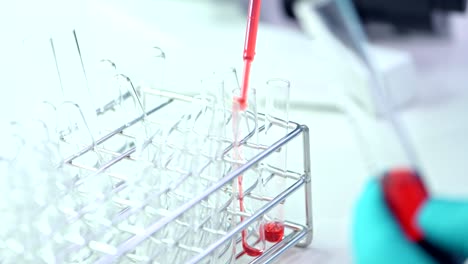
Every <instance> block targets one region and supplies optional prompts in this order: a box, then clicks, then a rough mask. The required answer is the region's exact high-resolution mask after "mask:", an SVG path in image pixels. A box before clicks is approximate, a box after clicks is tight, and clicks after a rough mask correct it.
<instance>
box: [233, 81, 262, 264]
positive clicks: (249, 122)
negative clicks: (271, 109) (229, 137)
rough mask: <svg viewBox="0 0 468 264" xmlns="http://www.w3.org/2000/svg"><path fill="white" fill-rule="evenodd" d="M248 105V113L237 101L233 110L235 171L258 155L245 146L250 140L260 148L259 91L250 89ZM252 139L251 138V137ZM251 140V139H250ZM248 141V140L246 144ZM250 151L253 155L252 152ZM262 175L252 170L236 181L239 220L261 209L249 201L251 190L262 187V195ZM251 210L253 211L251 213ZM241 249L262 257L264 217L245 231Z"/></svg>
mask: <svg viewBox="0 0 468 264" xmlns="http://www.w3.org/2000/svg"><path fill="white" fill-rule="evenodd" d="M239 93H240V90H239V89H236V90H235V91H234V93H233V95H234V96H233V97H232V98H237V96H238V94H239ZM248 98H249V99H248V104H247V109H246V110H241V107H242V106H241V105H240V103H239V102H238V101H237V100H235V99H234V100H233V109H232V126H233V139H234V140H233V144H234V148H233V159H234V161H235V166H234V168H238V167H240V166H241V165H242V164H244V163H245V161H246V160H248V159H249V158H251V157H253V156H254V155H255V154H257V152H258V151H257V150H254V151H253V152H252V150H251V149H250V148H248V147H246V145H247V144H246V143H247V142H248V141H250V143H253V144H255V145H258V117H257V102H256V90H255V89H254V88H251V89H250V91H249V96H248ZM249 137H250V138H249ZM248 138H249V139H248ZM246 139H248V140H247V141H246ZM249 152H250V153H249ZM259 179H260V174H259V173H258V171H257V170H256V169H252V170H249V171H248V172H246V173H244V174H243V175H240V176H239V177H238V178H237V183H233V193H234V194H235V196H237V199H238V201H235V202H236V203H238V204H235V205H234V210H236V211H239V214H240V215H241V216H240V221H241V222H242V221H244V219H245V215H246V214H249V212H252V211H255V209H258V208H256V207H258V204H257V203H256V202H255V201H254V200H253V199H250V198H248V197H249V195H250V191H252V189H254V188H255V186H259V188H258V189H259V191H260V192H263V191H262V190H261V188H262V187H263V186H260V185H261V184H258V181H259ZM249 207H250V210H249ZM241 236H242V248H243V250H244V252H245V253H246V254H247V255H249V256H252V257H256V256H260V255H261V254H262V253H263V251H264V250H265V247H266V243H265V234H264V220H263V218H262V219H260V220H259V221H257V222H256V223H255V224H254V226H253V227H249V228H246V229H244V230H242V233H241Z"/></svg>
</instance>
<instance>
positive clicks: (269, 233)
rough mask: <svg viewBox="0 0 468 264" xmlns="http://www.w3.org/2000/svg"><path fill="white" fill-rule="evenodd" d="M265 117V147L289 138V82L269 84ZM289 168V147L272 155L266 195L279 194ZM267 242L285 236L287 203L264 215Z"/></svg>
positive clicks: (265, 181) (264, 180)
mask: <svg viewBox="0 0 468 264" xmlns="http://www.w3.org/2000/svg"><path fill="white" fill-rule="evenodd" d="M267 86H268V87H267V89H268V94H267V95H266V107H265V108H266V109H265V111H266V116H265V130H264V137H262V144H265V145H268V146H269V145H272V144H273V143H275V142H276V140H277V139H278V138H280V137H283V136H285V135H287V133H288V125H289V87H290V84H289V82H288V81H286V80H282V79H273V80H269V81H268V82H267ZM286 167H287V147H286V146H285V147H283V148H281V149H280V151H279V152H277V153H274V154H272V155H271V156H270V157H269V158H268V159H267V161H266V163H264V164H263V168H262V184H263V188H264V191H265V193H266V194H267V193H268V192H269V191H270V190H271V191H272V193H280V192H281V191H282V190H283V189H284V186H285V185H286V180H285V177H284V174H285V173H286ZM265 218H266V220H267V222H266V223H265V227H264V228H265V239H266V240H267V241H268V242H271V243H276V242H279V241H281V240H282V239H283V236H284V202H282V203H280V204H279V205H278V206H276V207H275V208H273V209H272V210H271V211H270V212H268V213H267V214H266V216H265Z"/></svg>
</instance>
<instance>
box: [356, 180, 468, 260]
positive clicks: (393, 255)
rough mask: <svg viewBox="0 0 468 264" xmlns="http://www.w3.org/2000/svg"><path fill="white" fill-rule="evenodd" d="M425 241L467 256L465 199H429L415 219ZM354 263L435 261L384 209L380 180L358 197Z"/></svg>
mask: <svg viewBox="0 0 468 264" xmlns="http://www.w3.org/2000/svg"><path fill="white" fill-rule="evenodd" d="M417 221H418V224H419V226H420V227H421V228H422V230H423V231H424V234H425V235H426V238H427V240H429V241H430V242H431V243H432V244H434V245H436V246H437V247H440V248H441V249H444V250H445V251H447V252H450V253H452V254H454V255H455V256H460V257H462V259H463V258H467V257H468V201H465V202H462V201H453V200H442V199H432V198H431V199H430V200H429V201H428V202H427V203H426V204H425V205H424V206H423V208H422V210H421V212H420V213H419V217H418V219H417ZM353 246H354V260H355V263H359V264H367V263H369V264H370V263H372V264H374V263H379V264H386V263H392V264H393V263H399V264H400V263H411V264H419V263H421V264H426V263H427V264H429V263H436V261H435V260H433V259H431V257H430V256H429V255H427V254H426V253H425V252H424V250H422V249H421V248H420V247H419V246H417V245H415V244H412V243H411V242H410V241H409V240H407V239H406V237H405V235H404V234H403V232H402V231H401V230H400V227H399V226H398V223H397V222H396V221H395V220H394V218H393V216H392V215H391V212H390V211H389V209H388V208H387V206H386V204H385V201H384V197H383V193H382V189H381V187H380V183H379V182H378V181H377V179H376V180H373V181H371V182H370V183H369V185H368V186H367V187H366V189H365V191H364V192H363V194H362V196H361V197H360V199H359V200H358V203H357V208H356V211H355V215H354V222H353Z"/></svg>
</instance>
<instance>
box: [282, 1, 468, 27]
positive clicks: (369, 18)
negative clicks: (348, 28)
mask: <svg viewBox="0 0 468 264" xmlns="http://www.w3.org/2000/svg"><path fill="white" fill-rule="evenodd" d="M296 1H297V0H283V3H284V10H285V12H286V14H287V16H289V17H291V18H294V12H293V8H292V7H293V5H294V3H295V2H296ZM353 2H354V4H355V6H356V10H357V12H358V14H359V16H360V18H361V20H362V21H363V22H364V23H372V22H378V23H385V24H389V25H392V26H394V27H395V28H396V29H398V30H400V31H408V30H424V31H438V30H439V29H440V28H441V27H444V26H445V24H446V21H447V18H448V16H449V15H450V14H451V13H453V12H464V11H465V10H466V2H467V0H353Z"/></svg>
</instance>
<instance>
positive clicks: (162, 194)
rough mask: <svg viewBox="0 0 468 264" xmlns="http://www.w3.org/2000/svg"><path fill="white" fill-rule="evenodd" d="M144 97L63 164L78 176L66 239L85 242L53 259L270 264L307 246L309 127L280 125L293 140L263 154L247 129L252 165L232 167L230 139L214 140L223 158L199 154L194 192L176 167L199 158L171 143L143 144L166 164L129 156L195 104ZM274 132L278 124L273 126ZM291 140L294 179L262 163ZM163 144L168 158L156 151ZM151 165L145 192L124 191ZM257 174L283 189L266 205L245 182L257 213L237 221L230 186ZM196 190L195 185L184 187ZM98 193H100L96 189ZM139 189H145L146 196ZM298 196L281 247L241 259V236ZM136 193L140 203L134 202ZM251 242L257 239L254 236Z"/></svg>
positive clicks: (167, 95) (180, 98)
mask: <svg viewBox="0 0 468 264" xmlns="http://www.w3.org/2000/svg"><path fill="white" fill-rule="evenodd" d="M141 93H142V94H143V96H142V97H144V98H145V105H146V108H147V109H148V110H146V111H145V113H144V114H142V115H141V116H139V117H137V118H135V119H133V120H131V121H129V122H125V123H124V124H123V125H121V126H120V127H118V128H115V129H112V130H109V131H107V133H106V134H105V135H104V136H102V137H101V138H99V139H96V140H94V141H93V143H92V144H89V145H83V146H82V147H81V149H79V150H77V151H76V152H75V153H73V154H72V155H71V156H69V157H67V158H65V159H64V161H63V164H64V167H65V168H66V169H67V170H70V171H76V172H77V173H76V175H80V176H79V179H75V186H77V188H76V190H77V191H78V193H79V194H80V195H79V196H80V197H81V198H80V199H79V202H78V203H79V205H77V206H76V208H78V209H76V210H75V211H74V213H73V214H70V215H69V218H68V224H69V225H70V228H71V229H73V228H74V227H73V226H74V224H75V226H76V227H75V229H76V230H75V231H72V232H71V233H74V232H75V233H80V232H84V233H85V234H83V235H81V236H79V237H81V238H84V240H83V239H82V240H83V241H79V242H76V243H73V244H70V245H69V246H67V247H66V248H62V249H61V250H60V255H61V259H66V261H67V262H68V263H83V262H85V263H233V262H237V263H242V262H250V263H268V262H271V261H273V260H275V259H276V258H278V257H279V256H280V255H281V254H282V253H284V252H285V251H286V250H287V249H288V248H290V247H292V246H298V247H307V246H308V245H309V244H310V243H311V241H312V233H313V232H312V208H311V176H310V154H309V148H310V146H309V130H308V128H307V127H306V126H304V125H299V124H297V123H294V122H289V123H286V125H287V126H289V129H290V132H289V133H288V134H287V135H286V136H284V137H281V138H278V141H277V142H276V143H274V144H272V145H270V146H262V145H259V144H256V143H255V142H253V141H252V140H250V139H251V138H252V136H253V135H254V134H255V133H257V132H259V131H261V130H263V129H264V127H262V126H260V127H252V126H250V127H249V126H247V127H249V129H247V130H245V133H244V134H243V135H242V140H241V141H240V144H241V145H242V147H243V148H245V149H246V151H245V153H250V156H248V155H246V157H245V159H244V160H242V161H241V162H239V161H236V160H234V159H233V158H232V154H231V153H232V149H233V144H234V143H233V141H232V139H230V137H224V138H222V139H218V140H219V141H220V142H222V145H223V149H224V151H223V155H222V159H221V160H216V159H213V158H212V157H210V156H209V155H204V154H203V153H198V154H197V155H199V156H200V158H199V160H198V163H199V164H201V165H200V166H198V167H197V172H198V175H199V177H198V178H197V180H198V181H199V183H194V182H193V180H192V179H191V178H193V173H189V172H187V171H184V170H183V169H180V168H179V167H177V166H176V165H174V164H176V163H177V161H180V160H183V157H184V155H192V156H193V155H196V154H194V153H188V152H184V151H183V148H182V147H181V146H180V144H179V143H180V142H178V140H174V141H171V140H170V139H167V140H166V141H165V142H157V140H154V141H152V140H149V141H148V142H147V143H146V147H148V148H150V147H151V148H152V151H151V155H166V156H165V162H164V164H151V161H150V159H148V160H145V158H142V156H141V155H136V152H137V151H138V146H139V144H140V143H139V142H137V141H138V133H140V131H142V130H144V131H147V132H148V131H150V132H149V134H151V133H152V132H154V131H157V129H158V127H160V126H162V125H163V124H162V123H161V122H160V120H163V119H176V120H177V117H178V114H179V113H181V109H185V108H187V106H189V105H190V104H191V103H192V102H193V100H194V97H191V96H185V95H181V94H177V93H173V92H167V91H160V90H154V89H142V90H141ZM130 97H131V96H130V95H129V94H125V95H123V96H122V98H123V99H127V98H130ZM112 105H113V102H110V103H109V104H107V105H106V106H104V107H102V108H100V109H99V110H97V114H98V115H105V114H106V113H107V112H111V111H112V108H113V106H112ZM150 106H151V107H150ZM262 118H265V116H264V115H262V114H259V119H262ZM230 120H231V119H228V122H230ZM274 125H277V126H284V125H285V124H284V123H282V122H276V123H275V124H274ZM226 126H229V124H226ZM171 131H173V132H174V133H183V132H184V127H183V126H182V125H181V123H180V122H175V124H174V125H173V126H172V129H171ZM68 136H69V135H63V137H62V138H61V141H62V144H65V145H66V144H67V142H69V140H68V139H67V137H68ZM296 138H299V139H301V138H302V153H303V159H304V161H303V168H302V170H301V171H287V172H284V171H283V172H282V171H280V170H277V169H275V167H274V164H273V165H272V164H266V162H265V161H266V159H267V157H268V156H270V155H272V154H273V153H275V152H279V151H281V150H282V148H284V147H285V146H286V145H288V144H290V142H291V141H293V140H294V139H296ZM162 145H164V148H165V154H161V153H159V152H158V149H159V148H160V147H162ZM249 150H251V151H250V152H249ZM143 156H144V155H143ZM149 165H151V166H149ZM154 166H156V167H158V168H159V170H158V173H159V175H158V177H152V178H145V179H144V181H145V183H144V184H139V183H132V184H130V182H131V179H132V177H134V175H135V174H137V173H141V171H142V168H148V169H149V170H151V169H150V168H152V167H154ZM214 166H221V167H222V171H223V173H222V175H210V173H212V171H213V170H212V168H213V167H214ZM260 167H262V169H266V170H268V171H269V172H270V173H271V175H270V177H269V179H270V180H271V179H272V178H274V177H283V178H285V179H286V180H287V183H288V184H287V186H284V189H283V190H282V191H281V192H278V193H269V195H268V197H267V196H265V195H264V194H262V193H258V192H257V189H258V188H257V187H258V185H259V183H258V181H255V180H254V181H249V183H248V186H246V187H245V191H244V197H245V199H250V200H251V201H255V203H256V204H257V206H255V207H252V208H250V209H249V210H247V212H240V211H239V210H236V207H235V206H232V205H233V203H235V202H236V200H237V199H239V197H236V195H234V193H235V192H233V189H232V184H233V182H234V181H235V180H236V179H237V178H238V177H239V176H240V175H244V176H245V177H247V176H248V174H249V172H251V171H254V170H258V169H259V168H260ZM161 171H162V173H161ZM147 172H148V171H146V173H147ZM150 174H151V173H150ZM153 176H154V175H153ZM148 181H150V182H151V183H149V182H148ZM195 184H201V185H200V186H199V187H198V188H195V187H193V188H191V186H195ZM96 186H101V187H100V189H99V190H94V189H93V187H96ZM102 186H106V187H105V188H103V187H102ZM148 186H150V187H148ZM142 188H146V189H145V190H144V191H143V189H142ZM300 189H302V190H303V191H304V196H305V200H304V201H303V210H304V213H305V216H306V217H305V218H306V221H305V223H295V222H294V221H292V220H290V219H286V222H285V227H286V230H285V236H284V239H283V240H282V241H280V242H278V243H276V244H269V245H268V247H267V249H266V250H265V251H264V252H263V254H262V255H261V256H258V257H256V258H251V257H248V256H246V254H244V252H243V250H242V248H241V247H240V232H241V231H242V230H244V229H246V228H251V227H252V225H253V224H254V223H255V222H256V221H258V220H259V219H260V218H261V217H263V216H264V215H265V213H267V212H268V211H269V210H271V209H272V208H274V207H275V206H277V205H278V204H280V203H287V202H288V198H289V197H290V196H291V195H292V194H293V193H295V192H297V191H299V190H300ZM80 190H82V191H83V192H82V193H80ZM90 190H93V192H94V193H93V195H86V194H89V193H90ZM138 193H142V195H141V196H138V195H137V194H138ZM83 194H85V195H83ZM83 197H84V198H83ZM75 203H76V202H75ZM241 215H242V216H244V217H245V219H244V221H240V220H239V216H241ZM90 219H92V220H93V221H90ZM96 219H98V220H96ZM103 219H105V220H103ZM83 222H85V223H86V222H88V223H89V222H92V223H93V224H94V225H96V223H98V225H99V226H95V227H94V228H93V229H92V231H89V230H87V231H86V230H83V229H82V225H81V226H80V225H76V223H83ZM251 239H253V240H254V241H255V240H256V238H255V237H254V238H251ZM257 240H258V239H257ZM72 255H73V257H70V256H72ZM85 260H86V261H85Z"/></svg>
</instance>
